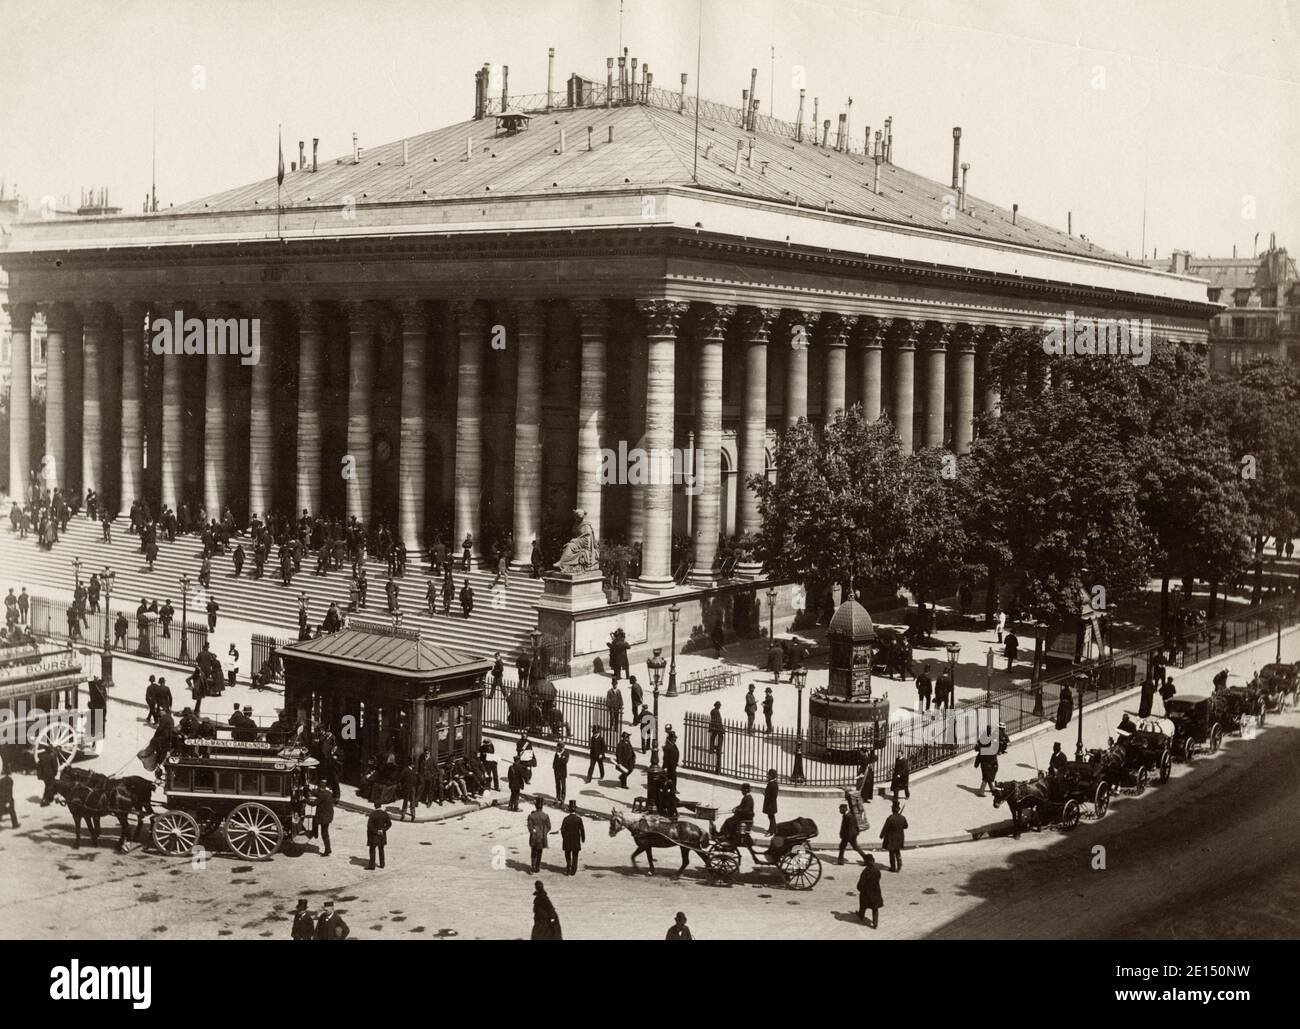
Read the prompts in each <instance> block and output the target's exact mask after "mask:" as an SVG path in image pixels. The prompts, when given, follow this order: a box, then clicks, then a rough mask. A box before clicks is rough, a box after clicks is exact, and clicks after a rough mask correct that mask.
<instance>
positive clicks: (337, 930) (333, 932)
mask: <svg viewBox="0 0 1300 1029" xmlns="http://www.w3.org/2000/svg"><path fill="white" fill-rule="evenodd" d="M347 938H348V923H347V922H345V921H343V916H342V915H340V914H339V913H338V912H337V911H335V910H334V901H332V900H327V901H326V902H325V907H324V908H323V909H322V911H321V913H320V918H319V919H318V920H317V922H316V939H318V940H346V939H347Z"/></svg>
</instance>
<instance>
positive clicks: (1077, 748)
mask: <svg viewBox="0 0 1300 1029" xmlns="http://www.w3.org/2000/svg"><path fill="white" fill-rule="evenodd" d="M1096 674H1097V670H1096V669H1095V668H1093V669H1089V670H1088V671H1087V672H1083V673H1081V674H1079V675H1077V676H1075V682H1076V683H1077V685H1078V688H1079V705H1078V706H1079V710H1078V716H1079V737H1078V742H1077V743H1075V745H1074V760H1076V761H1082V760H1083V697H1084V694H1085V693H1087V692H1088V691H1087V689H1086V688H1085V684H1086V683H1087V682H1088V681H1089V679H1091V678H1092V677H1093V676H1095V675H1096Z"/></svg>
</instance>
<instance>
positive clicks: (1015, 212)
mask: <svg viewBox="0 0 1300 1029" xmlns="http://www.w3.org/2000/svg"><path fill="white" fill-rule="evenodd" d="M1019 213H1020V205H1019V204H1012V205H1011V224H1012V225H1014V224H1015V223H1016V215H1018V214H1019Z"/></svg>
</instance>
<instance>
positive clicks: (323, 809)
mask: <svg viewBox="0 0 1300 1029" xmlns="http://www.w3.org/2000/svg"><path fill="white" fill-rule="evenodd" d="M333 821H334V794H333V793H331V792H330V788H329V785H328V784H327V783H324V782H322V783H321V784H320V785H319V786H317V787H316V820H315V822H314V823H313V825H314V828H313V829H312V831H311V835H312V838H313V839H315V838H316V836H317V835H319V836H320V840H321V843H322V844H323V845H324V846H323V849H322V850H321V857H329V856H330V823H331V822H333Z"/></svg>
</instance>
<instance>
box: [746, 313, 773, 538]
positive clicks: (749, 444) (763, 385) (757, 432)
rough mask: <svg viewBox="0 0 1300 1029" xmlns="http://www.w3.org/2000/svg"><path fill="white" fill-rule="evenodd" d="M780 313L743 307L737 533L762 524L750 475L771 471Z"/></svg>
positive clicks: (749, 530)
mask: <svg viewBox="0 0 1300 1029" xmlns="http://www.w3.org/2000/svg"><path fill="white" fill-rule="evenodd" d="M779 314H780V312H779V311H778V310H777V309H776V308H774V307H742V308H741V309H740V318H741V322H740V335H741V339H742V340H743V341H744V344H745V410H744V414H743V415H742V416H741V433H740V446H739V451H740V453H739V458H740V460H739V466H740V467H739V473H740V474H739V482H738V488H737V490H736V494H737V497H736V505H737V508H738V510H737V512H736V516H737V517H736V532H737V533H738V534H739V535H741V536H744V535H745V534H746V533H752V532H757V531H758V530H759V527H760V526H761V524H762V519H761V518H760V517H759V513H758V494H757V493H755V492H754V491H753V490H752V489H750V488H749V486H748V485H747V483H748V482H749V479H750V476H753V475H759V476H761V475H763V474H765V473H766V471H767V342H768V337H769V335H770V334H771V331H772V326H773V325H774V324H775V322H776V319H777V316H778V315H779Z"/></svg>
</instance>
